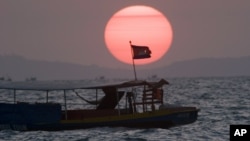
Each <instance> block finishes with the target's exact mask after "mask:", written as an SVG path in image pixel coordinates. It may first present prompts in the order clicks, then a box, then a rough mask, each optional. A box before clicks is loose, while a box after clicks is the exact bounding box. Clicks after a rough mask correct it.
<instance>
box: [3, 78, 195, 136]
mask: <svg viewBox="0 0 250 141" xmlns="http://www.w3.org/2000/svg"><path fill="white" fill-rule="evenodd" d="M27 83H28V84H31V82H27ZM32 83H34V84H36V83H38V82H32ZM38 84H39V83H38ZM167 84H169V83H168V82H167V81H166V80H164V79H161V80H160V81H158V82H147V81H138V80H136V81H128V82H124V83H119V84H112V85H102V86H90V87H83V86H79V85H74V86H70V87H69V86H68V87H65V86H63V85H62V86H56V87H53V86H50V87H47V86H44V85H27V84H25V83H22V84H15V83H14V82H12V83H2V84H0V89H7V90H13V91H14V92H13V94H14V95H13V98H14V100H13V102H11V103H0V115H1V116H0V130H6V129H7V130H8V129H11V130H21V131H34V130H44V131H58V130H73V129H86V128H93V127H129V128H169V127H173V126H178V125H184V124H189V123H193V122H195V121H196V120H197V116H198V111H199V109H197V108H196V107H182V106H168V105H166V104H165V105H164V95H165V93H164V92H163V86H164V85H167ZM77 90H82V91H84V92H87V91H88V90H92V92H93V91H94V92H95V93H93V95H90V94H89V93H88V98H89V97H91V96H92V97H93V98H94V99H95V100H93V99H92V101H91V100H88V99H86V98H85V97H84V95H83V94H81V93H79V91H77ZM17 91H22V95H25V92H26V91H32V92H33V91H44V92H45V95H44V97H45V98H44V99H45V100H44V103H27V102H18V101H17V100H16V95H17ZM52 91H63V99H64V103H63V104H62V103H54V102H53V103H51V102H49V101H50V100H49V95H50V94H51V93H50V92H52ZM69 91H71V93H72V92H75V94H76V95H77V96H78V98H79V99H81V100H83V101H82V102H84V103H89V104H94V105H95V106H93V107H94V108H92V109H86V108H81V109H79V108H77V109H70V108H69V105H68V103H67V101H68V99H67V94H68V92H69ZM1 92H2V91H1ZM100 92H101V93H102V95H103V97H102V98H101V97H100V96H99V93H100ZM18 96H20V95H18ZM85 96H86V95H85Z"/></svg>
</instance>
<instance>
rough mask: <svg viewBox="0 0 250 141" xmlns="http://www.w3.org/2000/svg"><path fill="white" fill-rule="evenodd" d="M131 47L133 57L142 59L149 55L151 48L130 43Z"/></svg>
mask: <svg viewBox="0 0 250 141" xmlns="http://www.w3.org/2000/svg"><path fill="white" fill-rule="evenodd" d="M131 47H132V49H133V59H144V58H150V57H151V55H150V54H151V50H150V49H149V47H147V46H136V45H131Z"/></svg>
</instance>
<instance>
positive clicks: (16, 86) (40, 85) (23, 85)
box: [0, 79, 169, 91]
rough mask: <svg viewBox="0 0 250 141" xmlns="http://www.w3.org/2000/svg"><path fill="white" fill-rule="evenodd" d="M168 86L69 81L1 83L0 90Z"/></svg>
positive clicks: (135, 82) (131, 82)
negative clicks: (89, 84) (93, 83)
mask: <svg viewBox="0 0 250 141" xmlns="http://www.w3.org/2000/svg"><path fill="white" fill-rule="evenodd" d="M165 84H169V83H168V81H166V80H164V79H161V80H160V81H159V82H148V81H142V80H135V81H127V82H123V83H118V84H108V85H99V86H86V82H81V81H80V82H77V83H76V82H70V81H65V82H64V81H36V82H3V83H0V89H11V90H36V91H54V90H76V89H105V88H110V87H113V88H116V89H118V88H126V87H134V86H143V85H147V86H150V87H152V88H153V87H161V86H162V85H165Z"/></svg>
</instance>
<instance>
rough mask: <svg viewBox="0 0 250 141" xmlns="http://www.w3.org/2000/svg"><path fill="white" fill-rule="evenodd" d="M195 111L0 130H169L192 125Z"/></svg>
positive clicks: (12, 125)
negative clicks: (126, 128)
mask: <svg viewBox="0 0 250 141" xmlns="http://www.w3.org/2000/svg"><path fill="white" fill-rule="evenodd" d="M198 111H199V110H197V109H194V108H192V109H189V110H178V111H175V110H159V111H154V112H146V113H137V114H129V115H117V116H107V117H98V118H88V119H84V120H61V121H59V122H57V123H33V124H10V123H7V124H4V125H0V129H12V130H21V131H34V130H45V131H58V130H74V129H86V128H94V127H129V128H170V127H173V126H179V125H184V124H189V123H193V122H195V121H196V120H197V116H198Z"/></svg>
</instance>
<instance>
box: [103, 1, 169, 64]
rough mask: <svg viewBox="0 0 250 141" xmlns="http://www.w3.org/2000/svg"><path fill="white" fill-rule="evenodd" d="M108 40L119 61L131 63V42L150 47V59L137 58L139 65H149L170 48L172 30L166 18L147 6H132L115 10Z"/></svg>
mask: <svg viewBox="0 0 250 141" xmlns="http://www.w3.org/2000/svg"><path fill="white" fill-rule="evenodd" d="M104 34H105V35H104V38H105V43H106V46H107V48H108V50H109V51H110V52H111V54H112V55H113V56H114V57H115V58H117V59H118V60H119V61H121V62H124V63H127V64H132V55H131V48H130V44H129V41H130V40H131V41H132V44H134V45H142V46H148V47H149V48H150V50H151V51H152V54H151V58H148V59H136V60H135V63H136V64H141V65H142V64H148V63H152V62H155V61H157V60H159V59H160V58H161V57H162V56H163V55H164V54H165V53H166V52H167V51H168V49H169V47H170V45H171V43H172V39H173V31H172V27H171V25H170V23H169V21H168V20H167V18H166V17H165V16H164V15H163V14H162V13H161V12H159V11H158V10H156V9H154V8H152V7H148V6H130V7H126V8H124V9H121V10H120V11H118V12H116V13H115V14H114V15H113V16H112V17H111V18H110V20H109V21H108V23H107V25H106V28H105V33H104Z"/></svg>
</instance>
